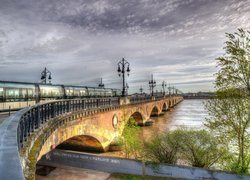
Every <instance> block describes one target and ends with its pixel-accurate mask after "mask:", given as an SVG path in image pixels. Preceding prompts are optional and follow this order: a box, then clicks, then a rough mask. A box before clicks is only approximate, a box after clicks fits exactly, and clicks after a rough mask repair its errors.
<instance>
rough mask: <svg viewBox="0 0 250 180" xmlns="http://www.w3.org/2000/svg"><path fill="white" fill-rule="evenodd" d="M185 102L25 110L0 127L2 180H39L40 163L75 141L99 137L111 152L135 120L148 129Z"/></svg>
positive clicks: (66, 104)
mask: <svg viewBox="0 0 250 180" xmlns="http://www.w3.org/2000/svg"><path fill="white" fill-rule="evenodd" d="M182 99H183V98H182V97H180V96H172V97H162V98H157V99H155V98H152V99H128V98H119V99H118V98H102V99H73V100H61V101H54V102H49V103H44V104H38V105H35V106H32V107H27V108H24V109H22V110H20V111H18V112H17V113H15V114H14V115H12V116H10V117H9V118H7V119H6V120H5V121H4V122H3V123H2V124H1V125H0V179H13V180H15V179H25V178H27V177H34V176H32V175H34V174H35V165H36V162H37V161H38V160H39V159H40V158H41V157H42V156H43V155H44V154H47V153H48V152H50V151H51V150H53V149H54V148H55V147H56V146H57V145H59V144H61V143H62V142H64V141H65V140H67V139H70V138H72V137H75V136H79V135H86V136H90V137H93V138H95V139H96V140H97V141H98V142H99V143H100V144H101V146H102V148H103V150H104V151H106V150H108V148H109V145H110V144H111V143H112V142H114V141H115V140H116V139H117V138H118V137H119V136H120V134H121V133H122V130H123V128H124V125H125V124H126V123H127V121H128V119H129V118H130V117H133V118H134V119H135V120H136V121H137V122H138V123H139V124H141V125H143V124H145V123H146V122H147V120H148V119H149V117H150V116H151V115H160V114H161V113H162V112H163V111H166V110H167V109H169V108H170V107H173V106H175V105H176V104H178V103H179V102H181V101H182Z"/></svg>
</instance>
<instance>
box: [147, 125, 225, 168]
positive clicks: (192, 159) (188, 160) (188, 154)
mask: <svg viewBox="0 0 250 180" xmlns="http://www.w3.org/2000/svg"><path fill="white" fill-rule="evenodd" d="M222 150H223V148H222V147H221V146H220V145H219V144H218V142H217V141H216V140H215V138H214V137H213V136H211V135H210V134H209V133H208V132H207V131H205V130H200V131H193V130H185V129H179V130H174V131H170V132H167V133H164V134H161V135H158V136H156V137H154V138H153V139H152V140H151V141H149V142H147V143H145V152H146V153H145V154H146V158H147V159H149V160H151V161H154V162H157V163H169V164H176V163H177V161H178V160H179V161H180V162H182V163H185V164H190V165H192V166H195V167H210V166H212V165H213V164H214V163H216V162H217V161H218V160H219V158H220V157H221V156H222V155H223V153H224V151H222Z"/></svg>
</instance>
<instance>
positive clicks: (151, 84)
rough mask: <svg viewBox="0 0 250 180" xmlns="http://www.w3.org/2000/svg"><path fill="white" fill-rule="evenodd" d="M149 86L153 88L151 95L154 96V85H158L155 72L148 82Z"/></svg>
mask: <svg viewBox="0 0 250 180" xmlns="http://www.w3.org/2000/svg"><path fill="white" fill-rule="evenodd" d="M148 84H149V88H150V90H151V96H152V97H153V96H154V87H155V86H156V82H155V80H154V77H153V74H152V75H151V80H150V81H149V82H148Z"/></svg>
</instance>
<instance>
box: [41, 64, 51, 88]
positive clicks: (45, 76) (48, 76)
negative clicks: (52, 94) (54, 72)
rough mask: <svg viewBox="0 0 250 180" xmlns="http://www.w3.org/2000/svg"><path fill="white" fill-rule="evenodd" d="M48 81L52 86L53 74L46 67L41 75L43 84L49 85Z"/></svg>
mask: <svg viewBox="0 0 250 180" xmlns="http://www.w3.org/2000/svg"><path fill="white" fill-rule="evenodd" d="M47 79H48V81H49V84H51V79H52V77H51V72H50V71H49V70H48V69H47V68H46V67H45V68H44V70H43V71H42V73H41V80H42V83H43V84H47Z"/></svg>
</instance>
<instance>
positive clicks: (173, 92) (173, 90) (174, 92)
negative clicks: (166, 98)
mask: <svg viewBox="0 0 250 180" xmlns="http://www.w3.org/2000/svg"><path fill="white" fill-rule="evenodd" d="M172 89H173V95H175V87H174V86H173V87H172Z"/></svg>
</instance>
